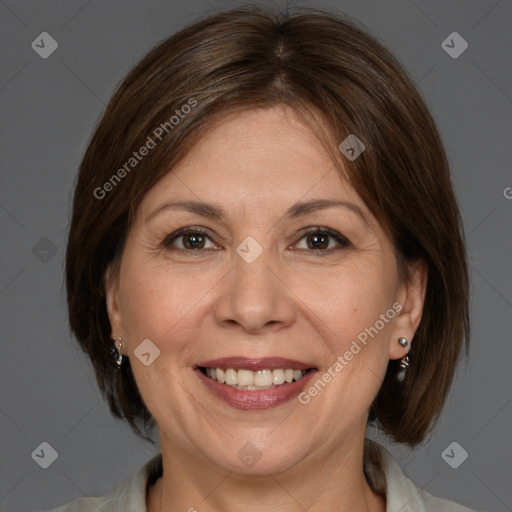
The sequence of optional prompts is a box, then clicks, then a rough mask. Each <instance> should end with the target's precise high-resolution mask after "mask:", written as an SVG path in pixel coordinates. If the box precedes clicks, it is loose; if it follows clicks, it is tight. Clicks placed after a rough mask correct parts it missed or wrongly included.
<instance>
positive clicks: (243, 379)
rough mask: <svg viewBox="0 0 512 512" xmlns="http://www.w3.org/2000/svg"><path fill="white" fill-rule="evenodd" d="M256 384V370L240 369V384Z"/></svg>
mask: <svg viewBox="0 0 512 512" xmlns="http://www.w3.org/2000/svg"><path fill="white" fill-rule="evenodd" d="M253 384H254V372H252V371H251V370H238V385H239V386H252V385H253Z"/></svg>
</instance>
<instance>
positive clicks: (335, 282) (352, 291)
mask: <svg viewBox="0 0 512 512" xmlns="http://www.w3.org/2000/svg"><path fill="white" fill-rule="evenodd" d="M317 277H318V276H317ZM393 279H394V275H393V272H392V271H391V270H390V269H389V268H384V267H383V266H381V265H379V264H377V263H375V264H371V263H363V262H360V263H358V264H351V265H350V266H349V265H347V266H346V267H338V268H336V269H333V271H332V272H330V273H329V275H324V276H323V277H322V278H321V279H318V278H315V279H313V278H312V277H308V278H306V279H303V280H302V281H301V280H298V281H297V283H296V286H297V288H296V289H297V290H298V295H299V296H300V297H304V299H303V302H304V304H305V305H306V306H307V307H308V308H309V309H310V310H311V311H313V312H314V313H315V315H316V317H317V320H316V323H317V324H318V325H319V326H320V325H321V324H322V323H323V324H324V326H325V327H324V331H325V339H326V340H329V345H330V349H331V351H332V352H336V353H337V354H339V352H340V351H341V350H344V349H347V350H348V348H346V347H350V344H351V342H352V341H353V340H356V339H358V336H359V340H360V341H362V342H364V340H365V335H366V337H367V338H368V339H373V338H377V337H379V338H380V337H385V336H386V334H387V333H388V331H389V329H390V327H391V323H392V319H393V318H394V317H395V314H394V310H393V308H392V305H393V303H394V296H395V287H394V280H393ZM382 315H383V316H382ZM376 331H377V332H376Z"/></svg>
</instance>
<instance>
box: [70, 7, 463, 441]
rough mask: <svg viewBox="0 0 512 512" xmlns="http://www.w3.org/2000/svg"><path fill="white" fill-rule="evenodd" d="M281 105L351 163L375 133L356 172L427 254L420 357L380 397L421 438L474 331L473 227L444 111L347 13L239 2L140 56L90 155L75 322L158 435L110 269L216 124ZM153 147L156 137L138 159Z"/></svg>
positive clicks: (414, 355)
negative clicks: (124, 340)
mask: <svg viewBox="0 0 512 512" xmlns="http://www.w3.org/2000/svg"><path fill="white" fill-rule="evenodd" d="M280 104H283V105H288V106H291V107H292V108H294V109H295V110H296V111H297V112H299V113H302V114H305V113H309V114H311V116H310V117H313V118H316V119H318V125H319V126H320V125H322V126H324V127H327V131H326V132H321V133H322V136H321V138H322V140H323V141H324V143H325V145H326V147H327V148H328V149H329V150H330V152H331V154H332V156H333V161H334V162H337V164H340V163H341V160H342V159H343V158H344V157H342V156H341V152H340V151H339V150H338V149H337V144H339V143H340V142H341V141H342V140H344V139H345V138H346V137H347V135H349V134H351V133H354V134H356V135H357V137H358V138H359V139H360V140H362V141H363V142H364V144H365V146H366V150H365V151H364V152H363V153H362V154H361V155H360V156H359V157H358V158H357V159H356V160H354V161H348V160H347V159H345V160H344V162H343V166H344V169H345V171H346V172H347V173H348V177H349V179H350V181H351V184H352V186H353V187H354V188H355V189H356V191H357V192H358V193H359V195H360V196H361V197H362V199H363V200H364V201H365V203H366V204H367V205H368V207H369V208H370V210H371V211H372V213H373V214H374V215H375V216H376V218H377V219H378V220H379V222H380V223H381V225H382V226H383V228H384V229H386V230H387V232H388V233H389V235H390V238H391V240H392V242H393V243H394V246H395V250H396V253H397V256H398V261H399V263H400V262H403V263H407V262H414V261H417V260H423V261H424V262H426V264H427V267H428V283H427V289H426V297H425V304H424V310H423V316H422V320H421V323H420V325H419V327H418V330H417V332H416V335H415V337H414V343H412V348H411V351H410V353H409V356H410V358H411V360H412V361H413V362H414V364H411V366H410V367H409V369H408V371H407V375H406V377H405V380H404V381H403V382H401V383H400V382H398V381H397V380H396V379H395V375H396V371H397V365H398V361H390V362H389V366H388V371H387V374H386V376H385V379H384V382H383V385H382V387H381V389H380V391H379V393H378V395H377V397H376V399H375V401H374V404H373V406H372V414H373V415H374V417H375V418H376V419H377V421H378V423H379V426H380V428H381V429H382V430H383V431H384V432H385V433H387V434H388V435H389V436H391V437H392V438H393V439H394V440H395V441H397V442H402V443H407V444H409V445H411V446H413V445H415V444H417V443H419V442H420V441H421V440H422V439H423V438H424V437H425V435H426V434H427V433H428V431H429V429H430V428H431V427H432V425H433V422H434V421H435V420H436V419H437V417H438V415H439V413H440V411H441V408H442V405H443V402H444V400H445V397H446V394H447V392H448V389H449V387H450V384H451V381H452V378H453V374H454V370H455V367H456V363H457V361H458V358H459V353H460V351H461V348H462V345H463V342H464V340H465V341H466V343H467V342H468V338H469V320H468V296H469V291H468V287H469V285H468V272H467V263H466V254H465V245H464V238H463V231H462V225H461V221H460V216H459V211H458V208H457V202H456V198H455V195H454V192H453V188H452V184H451V179H450V173H449V165H448V162H447V158H446V154H445V151H444V148H443V144H442V141H441V139H440V136H439V133H438V131H437V129H436V126H435V124H434V121H433V119H432V117H431V114H430V113H429V111H428V109H427V107H426V105H425V103H424V102H423V100H422V99H421V97H420V95H419V94H418V92H417V90H416V89H415V87H414V85H413V83H412V81H411V80H410V79H409V77H408V75H407V73H406V71H405V70H404V69H403V68H402V66H401V65H400V64H399V63H398V61H397V60H396V59H395V58H394V57H393V56H392V55H391V54H390V53H389V52H388V51H387V50H386V49H385V48H384V47H383V46H382V45H381V44H380V43H379V42H378V41H377V40H376V39H375V38H373V37H371V36H370V35H368V33H367V32H366V31H365V30H363V29H361V28H359V27H358V26H357V24H356V23H355V22H353V21H352V20H349V19H348V18H347V17H346V16H342V15H340V14H331V13H329V12H327V11H320V10H317V9H306V8H304V9H296V11H295V12H293V13H290V12H286V13H282V12H275V11H272V10H269V9H266V8H263V7H255V6H246V7H239V8H236V9H232V10H229V11H225V12H221V13H219V14H215V15H212V16H209V17H207V18H204V19H202V20H199V21H198V22H196V23H194V24H192V25H189V26H188V27H186V28H184V29H183V30H181V31H180V32H178V33H176V34H175V35H173V36H172V37H170V38H169V39H167V40H165V41H164V42H162V43H161V44H159V45H158V46H157V47H155V48H154V49H153V50H152V51H150V52H149V53H148V54H147V55H146V56H145V57H144V58H143V59H142V60H141V62H140V63H139V64H137V65H136V66H135V68H134V69H133V70H132V71H131V72H130V73H129V74H128V76H127V77H126V78H125V79H124V81H123V82H122V83H121V85H120V86H119V87H118V89H117V91H116V92H115V94H114V96H113V97H112V99H111V101H110V103H109V104H108V106H107V108H106V110H105V112H104V114H103V116H102V118H101V120H100V122H99V124H98V126H97V127H96V130H95V132H94V134H93V137H92V139H91V141H90V143H89V145H88V147H87V150H86V152H85V155H84V157H83V160H82V162H81V165H80V170H79V174H78V179H77V183H76V188H75V192H74V203H73V215H72V221H71V228H70V233H69V240H68V247H67V254H66V284H67V294H68V307H69V319H70V326H71V329H72V331H73V333H74V334H75V336H76V338H77V339H78V342H79V343H80V345H81V347H82V349H83V350H84V351H85V352H86V353H87V354H88V355H89V357H90V359H91V361H92V364H93V366H94V369H95V372H96V377H97V380H98V384H99V387H100V390H101V392H102V393H103V395H104V397H105V398H106V399H107V401H108V403H109V406H110V409H111V411H112V413H113V414H114V415H115V416H116V417H119V418H124V419H125V420H126V421H127V422H128V423H129V424H130V426H131V427H132V429H133V430H134V431H135V432H136V433H137V434H138V435H140V436H141V437H143V438H145V439H148V440H150V438H149V437H147V436H145V435H144V432H143V431H142V427H143V428H144V430H145V433H146V435H149V433H150V429H152V428H153V427H154V425H155V421H154V419H153V417H152V416H151V414H150V412H149V411H148V409H147V408H146V405H145V404H144V401H143V399H142V397H141V396H140V394H139V391H138V389H137V385H136V382H135V380H134V377H133V373H132V370H131V367H130V362H129V360H128V362H123V366H122V368H121V370H120V371H117V370H116V369H115V367H114V364H113V360H112V357H111V354H110V352H109V348H110V347H111V344H112V342H111V341H110V339H109V337H110V332H111V328H110V323H109V319H108V315H107V310H106V304H105V282H104V276H105V272H106V269H107V268H108V266H109V265H110V264H112V263H115V262H116V261H119V259H120V256H121V255H122V251H123V245H124V241H125V238H126V234H127V232H128V230H129V228H130V225H131V223H132V222H133V218H134V214H135V211H136V209H137V206H138V205H139V203H140V201H141V199H142V197H143V196H144V194H145V193H146V192H147V191H148V190H149V189H150V188H151V187H152V186H153V185H155V184H156V183H157V182H158V180H159V179H160V178H161V177H162V176H163V175H164V174H166V173H167V172H169V169H172V167H173V166H174V165H176V164H177V163H178V162H179V161H180V159H182V158H183V156H184V155H185V154H186V152H187V151H188V150H190V148H191V147H193V145H194V143H195V142H196V141H198V140H199V139H200V137H201V136H202V135H203V134H204V133H205V130H206V129H208V128H209V127H211V126H212V125H213V123H214V122H216V121H218V120H219V119H221V118H222V116H225V115H226V114H230V113H233V112H238V111H243V110H247V109H251V108H266V107H272V106H275V105H280ZM185 105H188V107H189V108H185V107H184V106H185ZM173 117H174V118H175V119H173ZM178 118H179V119H178ZM158 129H160V132H162V133H160V132H159V131H158ZM157 133H160V135H161V137H160V138H158V137H157V136H156V134H157ZM150 141H151V142H153V143H154V145H153V146H151V144H150ZM143 146H145V147H146V148H149V149H150V150H148V151H144V154H145V155H144V158H140V159H139V158H136V157H135V156H134V155H135V153H134V152H137V153H139V148H140V154H141V155H142V153H143V150H142V147H143ZM137 156H138V154H137ZM338 166H339V168H340V172H342V170H341V166H340V165H338ZM343 172H344V171H343ZM401 267H402V268H407V265H401ZM404 278H407V276H406V275H405V277H404Z"/></svg>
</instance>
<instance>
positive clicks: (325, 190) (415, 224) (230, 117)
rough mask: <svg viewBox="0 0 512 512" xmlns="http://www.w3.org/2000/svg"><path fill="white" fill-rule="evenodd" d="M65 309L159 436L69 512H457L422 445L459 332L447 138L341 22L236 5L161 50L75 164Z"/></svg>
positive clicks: (109, 392) (103, 370) (399, 76)
mask: <svg viewBox="0 0 512 512" xmlns="http://www.w3.org/2000/svg"><path fill="white" fill-rule="evenodd" d="M66 274H67V291H68V305H69V314H70V324H71V328H72V330H73V332H74V333H75V335H76V337H77V339H78V341H79V343H80V344H81V346H82V348H83V350H84V351H85V352H86V353H87V354H88V355H89V356H90V357H91V360H92V362H93V365H94V368H95V371H96V376H97V380H98V383H99V386H100V389H101V391H102V392H103V394H104V396H105V397H106V399H107V400H108V403H109V405H110V408H111V410H112V413H113V414H114V415H115V416H116V417H119V418H123V419H125V420H126V421H127V422H128V423H129V424H130V425H131V427H132V428H133V430H134V431H135V432H136V433H137V434H138V435H140V436H142V437H144V438H145V439H148V440H149V439H150V433H151V429H152V428H153V427H154V426H155V425H157V426H158V431H159V436H160V442H161V448H162V453H161V454H158V455H157V456H155V457H153V458H152V459H151V460H150V461H149V462H148V463H147V464H146V465H145V466H144V467H143V468H141V469H140V471H138V472H137V473H136V474H135V475H134V476H133V478H132V479H130V480H129V481H127V482H126V483H124V484H122V485H121V486H120V487H118V489H116V490H115V491H113V492H112V493H111V494H109V495H108V496H105V497H100V498H87V499H84V498H82V499H78V500H75V501H73V502H71V503H69V504H68V505H65V506H63V507H61V508H59V509H57V510H58V511H60V512H64V511H66V512H71V511H89V510H90V511H92V510H97V509H100V510H112V511H114V510H115V511H121V510H122V511H144V510H147V511H149V512H157V511H164V510H165V511H168V510H172V511H175V510H176V511H178V510H184V511H185V510H188V511H194V510H197V511H199V512H203V511H220V510H223V511H225V510H237V511H256V510H258V511H260V510H262V509H263V510H267V509H269V510H279V511H285V512H288V511H289V512H292V511H299V510H300V511H302V510H308V511H319V510H332V511H334V510H335V511H349V510H350V511H351V512H354V511H355V512H359V511H361V512H362V511H371V512H383V511H388V512H391V511H395V512H397V511H399V510H400V511H403V512H406V511H436V512H439V511H468V510H469V509H467V508H465V507H463V506H461V505H457V504H455V503H452V502H448V501H446V500H442V499H440V498H436V497H433V496H431V495H430V494H428V493H427V492H424V491H422V490H420V489H419V488H418V487H416V486H415V484H414V483H412V482H411V481H410V480H409V479H408V478H406V477H405V475H404V474H403V473H402V471H401V470H400V468H399V466H398V465H397V463H396V462H395V461H394V459H393V458H392V456H391V455H390V453H389V452H388V451H386V450H385V449H384V448H383V447H381V446H380V445H378V444H376V443H374V442H371V441H369V440H366V439H365V434H366V429H367V425H368V422H369V421H370V422H374V423H376V424H377V425H378V426H379V428H380V429H381V431H382V432H384V433H386V434H387V435H389V436H390V437H391V438H392V439H394V440H395V441H396V442H398V443H405V444H407V445H409V446H415V445H417V444H418V443H419V442H421V441H422V440H423V439H424V438H425V436H426V435H427V433H428V432H429V431H430V430H431V428H432V426H433V424H434V422H435V420H436V419H437V417H438V415H439V413H440V411H441V408H442V405H443V402H444V400H445V397H446V395H447V392H448V389H449V386H450V383H451V381H452V377H453V373H454V369H455V366H456V363H457V361H458V358H459V354H460V351H461V348H462V345H463V344H464V342H467V339H468V331H469V327H468V325H469V324H468V275H467V264H466V255H465V248H464V240H463V234H462V227H461V223H460V218H459V212H458V208H457V203H456V199H455V196H454V192H453V188H452V184H451V179H450V174H449V168H448V163H447V159H446V156H445V152H444V149H443V146H442V142H441V140H440V137H439V134H438V132H437V130H436V127H435V124H434V122H433V120H432V117H431V115H430V114H429V112H428V110H427V108H426V106H425V104H424V102H423V101H422V99H421V98H420V96H419V94H418V92H417V91H416V89H415V87H414V86H413V84H412V82H411V80H410V79H409V78H408V77H407V74H406V72H405V71H404V70H403V69H402V67H401V66H400V65H399V63H398V62H397V61H396V60H395V59H394V58H393V57H392V56H391V55H390V53H389V52H388V51H387V50H386V49H384V48H383V47H382V46H381V45H380V44H379V43H378V42H377V41H376V40H374V39H373V38H372V37H370V36H369V35H368V34H366V33H365V32H364V31H363V30H361V29H360V28H358V27H356V26H355V25H354V24H353V23H352V22H349V21H347V20H346V19H344V18H342V17H340V16H335V15H332V14H328V13H325V12H322V11H317V10H312V9H307V10H303V11H297V12H296V13H294V14H287V15H281V14H276V13H274V12H272V11H268V10H265V9H263V8H256V7H246V8H238V9H234V10H231V11H227V12H223V13H220V14H216V15H214V16H211V17H209V18H206V19H203V20H201V21H199V22H197V23H195V24H193V25H191V26H189V27H187V28H185V29H183V30H182V31H180V32H179V33H178V34H176V35H174V36H172V37H171V38H169V39H168V40H166V41H164V42H163V43H162V44H160V45H159V46H158V47H156V48H155V49H154V50H152V51H151V52H150V53H149V54H148V55H147V56H146V57H145V58H144V59H143V60H142V61H141V62H140V63H139V64H138V65H137V66H136V67H135V68H134V69H133V70H132V71H131V72H130V74H129V75H128V76H127V77H126V79H125V80H124V82H123V83H122V84H121V86H120V87H119V89H118V90H117V92H116V93H115V95H114V97H113V98H112V100H111V102H110V104H109V105H108V107H107V109H106V111H105V113H104V115H103V118H102V119H101V121H100V123H99V125H98V127H97V129H96V131H95V133H94V136H93V138H92V140H91V142H90V144H89V147H88V148H87V151H86V153H85V156H84V159H83V161H82V164H81V167H80V172H79V176H78V181H77V185H76V190H75V196H74V205H73V217H72V224H71V229H70V235H69V242H68V250H67V264H66Z"/></svg>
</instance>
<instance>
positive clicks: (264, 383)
mask: <svg viewBox="0 0 512 512" xmlns="http://www.w3.org/2000/svg"><path fill="white" fill-rule="evenodd" d="M198 368H199V370H200V371H201V372H202V373H203V374H204V375H206V376H207V377H208V378H210V379H212V380H216V381H217V382H220V383H221V384H225V385H227V386H230V387H232V388H234V389H239V390H244V391H260V390H265V389H273V388H278V387H280V386H286V385H287V384H291V383H292V382H296V381H298V380H300V379H302V378H303V377H304V376H305V375H306V374H307V373H309V372H310V371H312V370H313V368H309V369H307V370H296V369H293V368H282V369H281V368H276V369H273V370H271V369H261V370H256V371H252V370H247V369H239V370H237V369H234V368H206V367H202V366H199V367H198Z"/></svg>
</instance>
